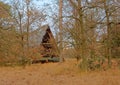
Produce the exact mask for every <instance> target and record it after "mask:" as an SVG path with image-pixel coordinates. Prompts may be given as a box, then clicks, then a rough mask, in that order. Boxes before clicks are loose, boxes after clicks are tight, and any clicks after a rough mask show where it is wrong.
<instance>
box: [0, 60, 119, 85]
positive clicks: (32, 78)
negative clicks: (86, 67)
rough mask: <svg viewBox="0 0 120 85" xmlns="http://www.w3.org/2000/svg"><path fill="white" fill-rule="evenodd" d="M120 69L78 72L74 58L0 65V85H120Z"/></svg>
mask: <svg viewBox="0 0 120 85" xmlns="http://www.w3.org/2000/svg"><path fill="white" fill-rule="evenodd" d="M119 79H120V70H119V69H111V70H107V71H94V72H80V70H79V69H78V67H77V65H76V62H75V61H74V60H68V61H66V62H64V63H45V64H33V65H31V66H26V67H25V68H24V69H23V68H22V67H18V66H16V67H0V85H120V80H119Z"/></svg>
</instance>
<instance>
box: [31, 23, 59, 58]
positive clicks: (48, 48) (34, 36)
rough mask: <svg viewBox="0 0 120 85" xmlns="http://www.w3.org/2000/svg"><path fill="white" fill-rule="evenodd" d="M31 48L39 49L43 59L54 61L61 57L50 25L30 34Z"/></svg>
mask: <svg viewBox="0 0 120 85" xmlns="http://www.w3.org/2000/svg"><path fill="white" fill-rule="evenodd" d="M30 36H31V37H30V46H31V47H36V48H37V49H39V51H38V52H39V53H40V54H41V57H42V58H41V59H43V58H44V59H45V58H46V59H48V58H49V59H52V58H58V57H59V50H58V47H57V43H56V42H55V39H54V36H53V34H52V32H51V29H50V27H49V25H44V26H42V27H41V28H39V29H37V30H34V31H33V32H31V34H30Z"/></svg>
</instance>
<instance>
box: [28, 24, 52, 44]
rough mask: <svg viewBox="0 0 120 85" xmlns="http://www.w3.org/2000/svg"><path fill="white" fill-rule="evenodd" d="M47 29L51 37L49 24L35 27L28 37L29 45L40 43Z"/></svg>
mask: <svg viewBox="0 0 120 85" xmlns="http://www.w3.org/2000/svg"><path fill="white" fill-rule="evenodd" d="M48 30H49V32H50V34H51V36H52V37H53V35H52V32H51V30H50V27H49V25H44V26H42V27H40V28H39V29H36V30H34V31H33V32H31V33H30V38H29V42H30V46H38V45H40V44H41V43H42V41H43V38H44V36H45V35H46V33H47V31H48ZM53 38H54V37H53Z"/></svg>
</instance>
